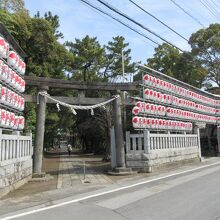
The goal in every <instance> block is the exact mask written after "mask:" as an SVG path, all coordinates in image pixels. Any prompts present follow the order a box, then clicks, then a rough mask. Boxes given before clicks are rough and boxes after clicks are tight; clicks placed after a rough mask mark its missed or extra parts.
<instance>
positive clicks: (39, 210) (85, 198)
mask: <svg viewBox="0 0 220 220" xmlns="http://www.w3.org/2000/svg"><path fill="white" fill-rule="evenodd" d="M218 164H220V162H216V163H213V164H209V165H204V166H201V167H197V168H194V169H190V170H185V171H182V172H177V173H173V174H169V175H167V176H162V177H158V178H154V179H151V180H146V181H142V182H139V183H135V184H132V185H129V186H123V187H119V188H116V189H112V190H108V191H105V192H101V193H97V194H93V195H89V196H85V197H82V198H79V199H73V200H70V201H66V202H62V203H59V204H56V205H51V206H47V207H43V208H38V209H35V210H31V211H27V212H23V213H20V214H16V215H12V216H7V217H4V218H1V219H2V220H10V219H15V218H18V217H22V216H26V215H30V214H34V213H37V212H42V211H46V210H49V209H54V208H57V207H61V206H65V205H69V204H72V203H77V202H80V201H83V200H87V199H91V198H95V197H98V196H102V195H106V194H110V193H114V192H118V191H121V190H125V189H130V188H133V187H136V186H140V185H144V184H147V183H151V182H155V181H157V180H162V179H166V178H169V177H173V176H177V175H181V174H185V173H190V172H193V171H196V170H201V169H203V168H207V167H211V166H215V165H218Z"/></svg>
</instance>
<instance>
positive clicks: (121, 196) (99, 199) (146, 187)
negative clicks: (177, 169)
mask: <svg viewBox="0 0 220 220" xmlns="http://www.w3.org/2000/svg"><path fill="white" fill-rule="evenodd" d="M14 219H18V220H50V219H51V220H57V219H59V220H60V219H64V220H69V219H71V220H75V219H76V220H84V219H85V220H99V219H100V220H107V219H108V220H111V219H114V220H123V219H132V220H133V219H135V220H136V219H140V220H168V219H169V220H176V219H178V220H179V219H181V220H182V219H183V220H191V219H193V220H195V219H196V220H218V219H219V220H220V166H219V165H218V166H213V167H209V168H205V169H202V170H197V171H194V172H191V173H185V174H181V175H177V176H171V177H168V178H165V179H159V180H155V181H152V182H150V183H146V184H141V185H137V186H134V187H131V188H124V189H121V190H118V191H114V192H108V193H106V194H105V193H104V195H97V196H96V195H94V196H92V198H88V199H82V200H81V201H73V202H72V203H70V204H66V205H64V204H63V205H62V206H60V207H54V208H52V209H47V210H44V211H42V210H41V211H40V212H36V213H32V214H28V215H25V216H22V217H14Z"/></svg>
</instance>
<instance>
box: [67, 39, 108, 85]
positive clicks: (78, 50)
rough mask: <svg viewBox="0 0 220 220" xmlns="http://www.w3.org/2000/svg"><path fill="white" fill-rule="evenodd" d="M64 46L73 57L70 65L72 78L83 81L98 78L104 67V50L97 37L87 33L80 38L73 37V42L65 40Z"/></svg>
mask: <svg viewBox="0 0 220 220" xmlns="http://www.w3.org/2000/svg"><path fill="white" fill-rule="evenodd" d="M66 46H67V47H68V48H69V51H70V52H71V53H72V54H73V55H74V57H75V60H74V63H73V65H72V68H73V70H74V73H75V76H74V78H75V79H78V80H79V79H81V80H83V81H96V80H98V78H100V75H101V70H102V68H103V67H104V61H105V50H104V48H103V47H101V45H100V44H99V42H98V41H97V38H96V37H94V38H91V37H89V36H88V35H87V36H86V37H84V38H83V39H82V40H80V39H75V42H66ZM81 76H82V77H81Z"/></svg>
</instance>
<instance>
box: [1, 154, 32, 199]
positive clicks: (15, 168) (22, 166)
mask: <svg viewBox="0 0 220 220" xmlns="http://www.w3.org/2000/svg"><path fill="white" fill-rule="evenodd" d="M31 178H32V159H31V157H23V158H19V159H13V160H9V161H4V162H1V163H0V197H2V196H4V195H6V194H7V193H8V192H10V191H12V190H14V189H17V188H18V187H20V186H22V185H23V184H25V183H26V182H28V181H29V180H30V179H31Z"/></svg>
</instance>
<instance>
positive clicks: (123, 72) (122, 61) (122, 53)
mask: <svg viewBox="0 0 220 220" xmlns="http://www.w3.org/2000/svg"><path fill="white" fill-rule="evenodd" d="M121 63H122V76H123V83H125V65H124V51H123V49H122V50H121ZM125 101H126V92H125V91H124V92H123V102H124V106H123V119H124V120H123V130H124V134H125V132H126V130H127V115H126V105H125Z"/></svg>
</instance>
